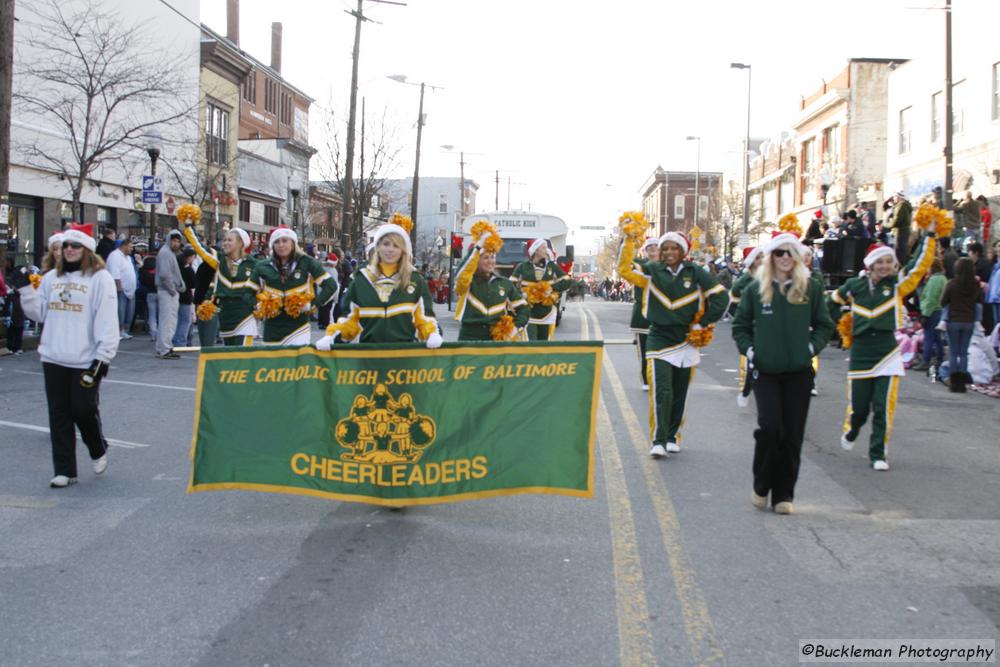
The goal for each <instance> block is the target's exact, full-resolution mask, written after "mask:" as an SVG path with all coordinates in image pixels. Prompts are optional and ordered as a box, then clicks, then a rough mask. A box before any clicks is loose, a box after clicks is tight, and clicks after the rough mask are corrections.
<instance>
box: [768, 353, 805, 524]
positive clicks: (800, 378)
mask: <svg viewBox="0 0 1000 667" xmlns="http://www.w3.org/2000/svg"><path fill="white" fill-rule="evenodd" d="M812 378H813V372H812V370H811V369H807V370H804V371H799V372H797V373H778V374H771V373H762V372H759V371H758V373H757V375H756V377H755V378H754V382H753V393H754V396H755V397H756V399H757V430H756V431H754V440H755V441H756V446H755V448H754V453H753V488H754V493H756V494H757V495H758V496H766V495H767V494H768V493H770V494H771V504H772V505H776V504H778V503H780V502H783V501H786V500H787V501H791V500H792V499H793V498H794V496H795V482H796V480H798V477H799V461H800V459H801V457H802V439H803V438H804V437H805V430H806V417H807V416H808V414H809V398H810V396H809V389H810V388H811V387H812Z"/></svg>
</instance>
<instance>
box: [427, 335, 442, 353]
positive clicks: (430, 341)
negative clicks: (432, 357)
mask: <svg viewBox="0 0 1000 667" xmlns="http://www.w3.org/2000/svg"><path fill="white" fill-rule="evenodd" d="M443 342H444V338H441V334H439V333H438V332H437V331H435V332H434V333H432V334H431V335H430V336H428V337H427V347H428V348H430V349H432V350H433V349H436V348H439V347H441V343H443Z"/></svg>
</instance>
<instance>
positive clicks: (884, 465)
mask: <svg viewBox="0 0 1000 667" xmlns="http://www.w3.org/2000/svg"><path fill="white" fill-rule="evenodd" d="M872 469H873V470H888V469H889V462H888V461H873V462H872Z"/></svg>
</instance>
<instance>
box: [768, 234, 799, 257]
mask: <svg viewBox="0 0 1000 667" xmlns="http://www.w3.org/2000/svg"><path fill="white" fill-rule="evenodd" d="M786 245H790V246H795V249H796V250H798V251H799V253H801V252H802V244H801V243H799V237H798V236H796V235H795V234H792V233H789V232H772V233H771V240H770V241H768V243H767V246H765V247H764V252H766V253H767V254H769V255H770V254H771V253H772V252H774V251H775V250H777V249H778V248H780V247H782V246H786Z"/></svg>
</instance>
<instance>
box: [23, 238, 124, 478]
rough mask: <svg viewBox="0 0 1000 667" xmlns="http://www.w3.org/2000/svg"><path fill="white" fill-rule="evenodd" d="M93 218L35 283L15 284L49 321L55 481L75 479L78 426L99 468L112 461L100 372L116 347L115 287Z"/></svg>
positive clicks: (36, 315)
mask: <svg viewBox="0 0 1000 667" xmlns="http://www.w3.org/2000/svg"><path fill="white" fill-rule="evenodd" d="M92 229H93V225H90V224H86V225H72V226H71V227H70V229H68V230H66V231H65V232H64V233H63V248H62V257H61V258H60V259H59V262H58V263H57V265H56V268H55V270H53V271H49V272H47V273H46V274H45V275H44V276H43V277H42V282H41V284H39V286H38V288H37V289H35V288H34V287H33V286H31V285H26V286H21V285H19V286H18V291H19V292H20V294H21V303H22V306H23V308H24V312H25V314H26V315H27V316H28V317H29V318H30V319H32V320H34V321H36V322H44V323H45V327H44V328H43V329H42V339H41V341H40V342H39V345H38V354H39V356H41V358H42V368H43V370H44V375H45V395H46V398H47V399H48V403H49V433H50V437H51V439H52V462H53V466H54V468H55V477H53V478H52V481H51V483H50V486H52V487H53V488H62V487H66V486H69V485H70V484H74V483H75V482H76V477H77V474H76V430H75V429H80V435H81V436H82V437H83V442H84V444H85V445H86V446H87V450H88V451H89V452H90V458H91V460H92V461H93V466H94V472H95V473H96V474H98V475H100V474H101V473H103V472H104V471H105V470H106V469H107V467H108V442H107V440H105V439H104V433H103V432H102V429H101V415H100V411H99V410H98V405H99V402H100V396H99V392H100V386H101V378H102V377H104V376H105V375H106V374H107V370H108V366H109V365H110V363H111V360H112V359H113V358H114V356H115V354H116V353H117V352H118V339H119V332H118V293H117V290H116V289H115V281H114V279H113V278H112V277H111V274H109V273H108V272H107V271H106V270H105V269H104V262H103V261H102V260H101V258H100V257H99V256H98V255H97V254H95V252H94V250H95V248H96V247H97V243H96V242H95V241H94V237H93V234H92Z"/></svg>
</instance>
